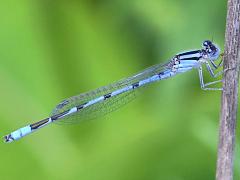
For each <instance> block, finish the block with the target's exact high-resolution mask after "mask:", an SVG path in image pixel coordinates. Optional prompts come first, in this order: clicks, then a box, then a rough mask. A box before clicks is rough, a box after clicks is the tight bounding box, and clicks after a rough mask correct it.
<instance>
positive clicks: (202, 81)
mask: <svg viewBox="0 0 240 180" xmlns="http://www.w3.org/2000/svg"><path fill="white" fill-rule="evenodd" d="M198 73H199V79H200V85H201V88H202V89H203V90H213V91H214V90H222V88H209V87H208V86H210V85H213V84H217V83H219V82H222V80H217V81H213V82H208V83H204V80H203V72H202V66H200V67H199V68H198ZM210 74H211V73H210Z"/></svg>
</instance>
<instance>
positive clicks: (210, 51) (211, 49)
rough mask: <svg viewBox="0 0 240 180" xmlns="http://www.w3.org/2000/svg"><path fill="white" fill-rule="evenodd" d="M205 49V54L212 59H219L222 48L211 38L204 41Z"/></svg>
mask: <svg viewBox="0 0 240 180" xmlns="http://www.w3.org/2000/svg"><path fill="white" fill-rule="evenodd" d="M202 46H203V51H204V53H205V55H207V57H208V58H209V59H211V60H216V59H218V57H219V55H220V49H219V47H218V46H217V45H216V44H213V43H212V41H210V40H205V41H203V44H202Z"/></svg>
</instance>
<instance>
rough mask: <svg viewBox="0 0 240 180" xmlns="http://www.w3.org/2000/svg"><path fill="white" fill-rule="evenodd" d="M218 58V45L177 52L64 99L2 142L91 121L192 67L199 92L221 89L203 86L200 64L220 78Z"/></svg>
mask: <svg viewBox="0 0 240 180" xmlns="http://www.w3.org/2000/svg"><path fill="white" fill-rule="evenodd" d="M219 55H220V49H219V48H218V46H217V45H216V44H213V43H212V42H211V41H209V40H206V41H204V42H203V44H202V49H199V50H193V51H186V52H183V53H179V54H177V55H175V56H174V57H173V58H172V59H171V60H170V61H169V62H167V63H165V64H157V65H154V66H152V67H150V68H147V69H145V70H143V71H142V72H140V73H137V74H136V75H134V76H132V77H129V78H126V79H123V80H120V81H118V82H116V83H114V84H111V85H108V86H104V87H101V88H99V89H96V90H93V91H90V92H87V93H83V94H80V95H78V96H73V97H70V98H68V99H65V100H64V101H62V102H61V103H59V104H58V105H57V106H56V108H55V109H54V110H53V112H52V113H51V115H50V117H48V118H46V119H43V120H41V121H38V122H36V123H33V124H30V125H28V126H25V127H23V128H20V129H18V130H16V131H14V132H12V133H10V134H8V135H6V136H5V137H4V140H5V142H12V141H14V140H17V139H20V138H22V137H23V136H26V135H27V134H30V133H32V132H34V131H36V130H38V129H40V128H42V127H44V126H46V125H48V124H50V123H52V122H58V123H60V124H71V123H77V122H79V121H81V120H83V119H93V118H95V117H98V116H100V115H103V114H106V113H108V112H111V111H113V110H114V109H116V108H118V107H120V106H121V105H123V104H126V103H127V102H129V101H130V100H131V99H133V97H134V95H135V91H136V89H139V88H140V87H143V86H145V85H147V84H150V83H152V82H155V81H159V80H163V79H167V78H170V77H172V76H175V75H177V74H180V73H184V72H186V71H189V70H191V69H194V68H195V69H197V70H198V73H199V78H200V85H201V88H202V89H203V90H221V88H212V87H209V85H212V84H216V83H218V82H221V80H218V81H213V82H209V83H204V81H203V71H202V65H206V67H207V70H208V72H209V73H210V75H211V76H212V77H214V78H215V77H217V76H219V75H221V74H222V71H220V72H218V73H216V74H215V73H214V70H216V69H218V67H219V66H221V65H222V63H219V64H218V65H216V64H215V61H216V60H217V59H218V57H219Z"/></svg>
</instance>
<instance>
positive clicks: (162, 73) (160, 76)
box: [158, 72, 164, 80]
mask: <svg viewBox="0 0 240 180" xmlns="http://www.w3.org/2000/svg"><path fill="white" fill-rule="evenodd" d="M163 75H164V72H160V73H158V77H159V79H160V80H161V79H162V76H163Z"/></svg>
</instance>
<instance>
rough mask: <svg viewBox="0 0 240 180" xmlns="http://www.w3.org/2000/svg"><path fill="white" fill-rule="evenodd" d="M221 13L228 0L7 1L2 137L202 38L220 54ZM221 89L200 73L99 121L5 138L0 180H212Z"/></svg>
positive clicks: (1, 62)
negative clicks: (206, 86)
mask: <svg viewBox="0 0 240 180" xmlns="http://www.w3.org/2000/svg"><path fill="white" fill-rule="evenodd" d="M225 16H226V2H225V1H223V0H221V1H219V0H212V1H204V0H203V1H198V0H194V1H189V0H181V1H178V0H171V1H166V0H149V1H147V0H131V1H127V0H111V1H110V0H70V1H64V0H61V1H60V0H59V1H48V0H36V1H31V0H22V1H16V0H10V1H1V2H0V26H1V28H0V39H1V42H0V82H1V94H0V98H1V104H0V107H1V111H0V118H1V121H0V124H1V134H2V136H3V135H5V134H6V133H9V132H10V131H11V130H14V129H16V128H19V127H22V126H24V125H26V124H28V123H30V122H34V121H37V120H40V119H43V118H45V117H47V116H48V112H50V111H51V109H52V108H53V107H54V106H55V105H56V104H57V103H58V102H59V101H61V100H62V99H64V98H66V97H70V96H73V95H76V94H79V93H81V92H85V91H88V90H90V89H94V88H97V87H100V86H103V85H106V84H109V83H112V82H114V81H116V80H118V79H121V78H123V77H126V76H130V75H131V74H134V73H135V72H137V71H140V70H142V69H144V68H146V67H148V66H150V65H153V64H156V63H161V62H164V61H166V60H168V59H169V58H171V57H172V56H173V55H174V54H176V53H177V52H179V51H183V50H186V49H192V48H193V49H194V48H200V46H201V42H202V41H203V40H205V39H212V38H213V39H214V42H216V43H218V44H219V46H220V47H221V48H222V49H223V43H224V42H223V41H224V30H225ZM210 80H211V78H210V77H209V76H206V81H210ZM220 94H221V93H220V92H206V91H202V90H201V89H200V85H199V80H198V75H197V72H196V71H191V72H188V73H186V74H182V75H179V76H176V77H174V78H172V79H169V80H167V81H162V82H159V83H156V84H153V85H151V86H149V87H148V88H146V89H145V90H144V91H143V93H141V96H140V97H138V98H137V99H136V100H135V101H134V102H132V103H130V104H128V105H126V106H125V107H123V108H121V109H119V110H118V111H115V112H113V113H111V114H109V115H107V116H105V117H102V118H99V119H97V120H95V121H86V122H83V123H80V124H79V125H76V126H58V125H51V126H49V127H46V128H43V129H42V130H40V131H39V132H37V133H34V134H32V135H30V136H28V137H25V138H24V139H22V140H20V141H17V142H14V143H12V144H4V143H1V144H0V151H1V168H0V174H1V179H7V180H8V179H35V180H37V179H51V180H53V179H57V180H63V179H68V180H71V179H84V180H112V179H114V180H135V179H136V180H157V179H164V180H183V179H184V180H187V179H189V180H190V179H194V180H203V179H204V180H208V179H209V180H212V179H214V177H215V166H216V154H217V140H218V119H219V109H220ZM237 152H239V146H238V145H237ZM238 154H239V153H238ZM238 154H237V153H236V161H235V167H236V171H235V178H236V179H237V178H240V172H239V169H240V164H239V162H240V161H239V156H238Z"/></svg>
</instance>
